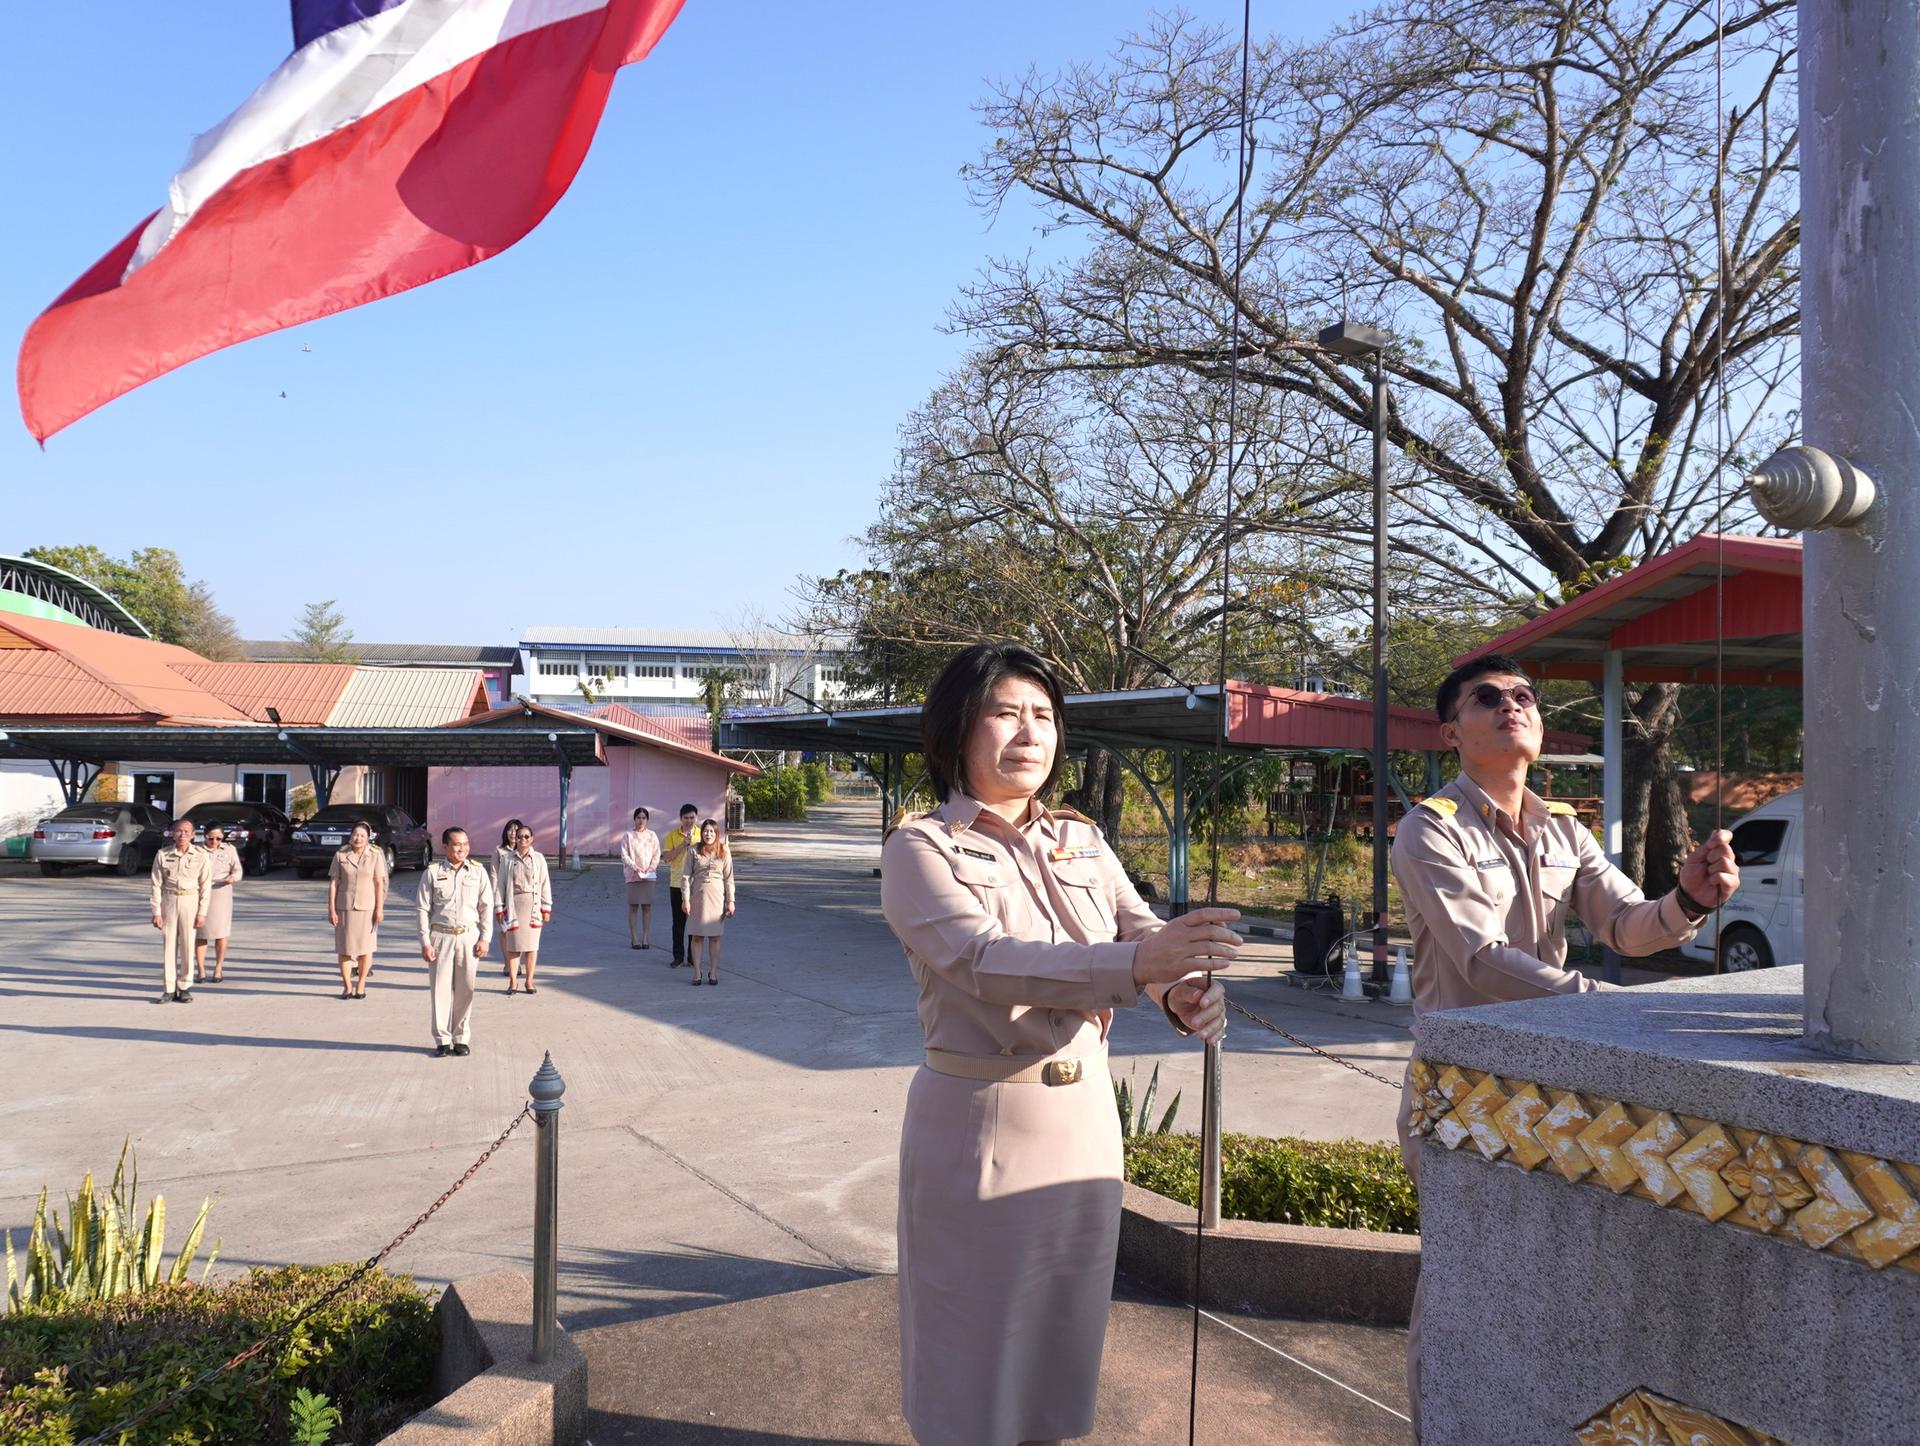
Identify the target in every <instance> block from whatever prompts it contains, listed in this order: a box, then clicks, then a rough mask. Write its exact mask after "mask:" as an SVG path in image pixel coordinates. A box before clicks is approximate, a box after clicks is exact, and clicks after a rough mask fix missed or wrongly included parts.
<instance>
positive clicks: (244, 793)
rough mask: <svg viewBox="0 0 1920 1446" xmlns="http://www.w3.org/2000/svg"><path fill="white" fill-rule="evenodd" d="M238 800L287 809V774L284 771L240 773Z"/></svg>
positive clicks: (283, 810)
mask: <svg viewBox="0 0 1920 1446" xmlns="http://www.w3.org/2000/svg"><path fill="white" fill-rule="evenodd" d="M240 801H241V802H242V803H264V804H266V805H267V807H269V808H277V809H279V810H280V812H282V813H285V812H286V811H287V775H286V774H284V773H242V774H241V775H240Z"/></svg>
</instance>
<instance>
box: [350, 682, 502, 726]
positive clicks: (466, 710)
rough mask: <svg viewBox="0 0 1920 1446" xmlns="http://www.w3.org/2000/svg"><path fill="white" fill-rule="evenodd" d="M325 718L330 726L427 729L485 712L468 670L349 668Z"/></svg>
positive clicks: (480, 687)
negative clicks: (347, 678) (336, 699)
mask: <svg viewBox="0 0 1920 1446" xmlns="http://www.w3.org/2000/svg"><path fill="white" fill-rule="evenodd" d="M352 673H353V677H352V678H351V680H349V682H348V683H347V686H346V688H345V690H344V691H343V692H342V693H341V694H340V701H339V702H338V703H337V704H335V705H334V709H333V712H332V713H331V714H330V715H329V716H328V717H327V719H326V722H327V723H328V725H329V726H331V727H334V728H433V727H437V726H439V725H440V724H442V723H457V722H459V721H460V720H461V719H463V718H471V717H473V716H475V715H476V714H479V713H484V712H486V710H487V690H486V685H485V684H484V683H482V682H481V679H480V673H479V671H478V670H477V669H473V668H355V669H353V670H352Z"/></svg>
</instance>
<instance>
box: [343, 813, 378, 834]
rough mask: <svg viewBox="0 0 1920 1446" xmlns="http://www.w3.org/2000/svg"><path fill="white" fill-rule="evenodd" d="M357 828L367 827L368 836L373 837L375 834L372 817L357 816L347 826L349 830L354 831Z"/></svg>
mask: <svg viewBox="0 0 1920 1446" xmlns="http://www.w3.org/2000/svg"><path fill="white" fill-rule="evenodd" d="M356 828H363V829H365V830H366V831H367V837H368V838H372V837H373V835H374V827H373V820H372V819H370V818H356V819H355V820H354V821H353V822H352V823H351V824H349V825H348V826H347V832H348V833H352V832H353V831H354V830H355V829H356Z"/></svg>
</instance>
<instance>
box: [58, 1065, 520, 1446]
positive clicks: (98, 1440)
mask: <svg viewBox="0 0 1920 1446" xmlns="http://www.w3.org/2000/svg"><path fill="white" fill-rule="evenodd" d="M532 1113H533V1105H532V1104H531V1103H528V1104H525V1105H522V1106H521V1107H520V1113H519V1114H517V1115H515V1116H514V1117H513V1119H512V1121H511V1122H510V1123H509V1124H508V1125H507V1127H506V1128H505V1129H504V1130H502V1131H501V1132H500V1137H499V1138H498V1139H497V1140H495V1141H494V1142H493V1143H492V1144H491V1145H488V1146H487V1148H486V1149H484V1150H482V1151H481V1152H480V1158H479V1159H477V1160H475V1161H474V1162H473V1163H472V1164H471V1165H469V1166H467V1173H466V1174H464V1175H462V1176H461V1177H460V1178H459V1179H458V1180H455V1181H454V1182H453V1183H452V1184H451V1185H449V1186H448V1187H447V1188H446V1189H445V1190H443V1191H442V1192H441V1194H440V1198H439V1199H438V1200H435V1201H434V1202H433V1203H432V1204H431V1205H429V1206H428V1207H427V1208H426V1209H425V1210H423V1211H421V1212H420V1214H419V1217H418V1218H417V1219H415V1220H414V1222H413V1224H411V1225H409V1226H408V1227H407V1228H406V1229H405V1230H402V1231H401V1232H400V1233H399V1234H398V1235H396V1236H394V1237H393V1239H392V1240H390V1241H388V1242H387V1244H386V1246H385V1247H384V1248H383V1249H381V1250H380V1252H379V1253H378V1254H376V1255H372V1256H369V1257H368V1258H367V1259H366V1260H365V1261H363V1262H362V1263H361V1264H360V1265H359V1266H358V1267H357V1268H356V1269H355V1270H354V1272H353V1273H352V1274H351V1275H349V1276H347V1278H346V1279H344V1280H342V1281H341V1282H340V1283H339V1284H338V1285H335V1286H333V1287H331V1288H330V1289H328V1290H326V1291H323V1292H322V1293H321V1294H319V1295H318V1296H316V1297H314V1299H312V1300H311V1301H309V1302H307V1304H306V1305H304V1306H302V1307H301V1308H300V1309H299V1310H298V1311H296V1312H295V1313H294V1314H293V1315H292V1316H290V1317H288V1318H287V1319H286V1320H285V1321H283V1322H281V1323H280V1324H279V1325H278V1326H275V1327H274V1328H273V1330H271V1331H269V1332H268V1333H267V1334H266V1335H264V1336H262V1337H261V1338H260V1339H259V1340H257V1341H255V1342H254V1343H253V1344H252V1345H250V1346H248V1347H247V1348H246V1349H245V1350H244V1351H241V1352H240V1353H239V1354H238V1355H234V1356H230V1357H228V1358H227V1359H226V1360H224V1361H222V1362H221V1363H220V1364H219V1365H217V1366H209V1367H208V1368H207V1369H206V1370H204V1371H202V1372H201V1373H200V1374H199V1375H197V1376H195V1377H194V1378H193V1379H192V1380H191V1381H188V1382H187V1383H186V1384H185V1385H184V1386H180V1387H179V1388H177V1389H176V1390H173V1391H170V1392H168V1393H167V1394H166V1395H164V1396H162V1397H161V1398H160V1399H159V1400H157V1401H155V1402H154V1403H153V1404H152V1405H150V1406H144V1407H142V1408H141V1409H140V1410H138V1411H136V1412H134V1413H133V1415H131V1416H128V1417H127V1418H126V1419H125V1420H122V1421H116V1422H115V1423H114V1424H113V1425H111V1426H109V1427H107V1428H106V1429H105V1430H104V1431H96V1432H94V1434H93V1435H91V1436H89V1437H87V1438H86V1439H85V1440H84V1441H81V1442H80V1443H79V1446H106V1443H108V1442H118V1441H121V1440H123V1439H124V1438H125V1433H127V1432H129V1431H131V1430H133V1429H134V1428H135V1427H137V1426H140V1425H141V1424H142V1423H144V1422H145V1421H147V1420H148V1419H149V1418H150V1417H152V1416H154V1415H157V1414H158V1413H159V1412H161V1411H164V1410H166V1409H167V1408H168V1407H169V1406H172V1405H173V1404H174V1403H176V1402H178V1401H180V1400H183V1399H185V1398H186V1397H187V1396H189V1395H191V1394H192V1393H193V1392H195V1391H197V1390H199V1389H200V1388H201V1387H202V1386H204V1385H206V1384H207V1383H208V1382H210V1381H213V1380H216V1379H218V1378H219V1377H221V1376H223V1375H225V1374H226V1373H227V1372H228V1371H231V1370H236V1369H238V1368H239V1367H240V1366H243V1365H245V1364H246V1363H247V1362H248V1361H250V1360H252V1359H253V1358H254V1357H255V1356H257V1355H259V1354H260V1352H262V1351H264V1350H265V1349H266V1348H267V1347H268V1346H271V1345H273V1344H274V1343H275V1342H277V1341H280V1340H282V1339H284V1338H285V1337H286V1336H288V1335H289V1334H291V1333H292V1331H293V1329H294V1327H295V1326H298V1325H299V1324H300V1323H301V1322H302V1321H304V1320H306V1319H307V1318H308V1317H309V1316H311V1315H313V1314H314V1313H315V1312H316V1311H318V1310H320V1309H321V1308H322V1307H323V1306H326V1305H328V1304H330V1303H331V1302H333V1301H335V1300H337V1299H339V1297H341V1296H342V1295H344V1294H346V1293H347V1292H348V1291H349V1290H351V1289H353V1287H354V1286H356V1285H358V1284H359V1283H360V1282H361V1281H362V1280H365V1279H366V1277H367V1275H368V1273H369V1272H370V1271H372V1270H373V1269H374V1268H375V1267H377V1266H378V1265H379V1264H380V1262H381V1261H383V1260H385V1259H386V1258H387V1257H388V1256H389V1255H391V1254H393V1252H394V1251H396V1250H398V1249H399V1248H400V1247H401V1246H402V1245H404V1244H406V1243H407V1240H408V1238H409V1237H410V1236H411V1235H412V1234H413V1232H414V1231H416V1230H418V1229H419V1228H420V1227H421V1226H422V1225H425V1224H426V1223H427V1222H428V1221H429V1220H431V1219H432V1218H433V1216H434V1214H435V1212H436V1211H438V1210H439V1209H440V1207H441V1206H442V1205H444V1204H446V1203H447V1201H449V1200H451V1199H452V1198H453V1197H454V1196H455V1195H457V1194H459V1193H460V1189H461V1187H462V1186H463V1185H465V1184H466V1183H467V1181H469V1180H471V1179H472V1178H473V1177H474V1176H475V1175H477V1174H479V1173H480V1167H481V1166H482V1165H484V1164H486V1163H487V1161H488V1160H490V1159H492V1158H493V1152H494V1151H495V1150H498V1149H499V1148H500V1147H501V1146H502V1145H504V1144H506V1142H507V1137H508V1136H509V1135H511V1134H512V1133H513V1132H514V1131H515V1130H517V1129H519V1128H520V1126H521V1125H522V1124H523V1123H524V1122H525V1121H526V1119H527V1117H528V1116H529V1115H531V1114H532Z"/></svg>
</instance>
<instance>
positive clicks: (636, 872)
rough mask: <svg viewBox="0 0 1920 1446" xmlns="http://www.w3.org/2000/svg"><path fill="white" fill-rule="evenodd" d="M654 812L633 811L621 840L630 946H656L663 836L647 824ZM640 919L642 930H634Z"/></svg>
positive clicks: (635, 947)
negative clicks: (657, 886) (655, 896)
mask: <svg viewBox="0 0 1920 1446" xmlns="http://www.w3.org/2000/svg"><path fill="white" fill-rule="evenodd" d="M651 817H652V815H651V814H649V813H648V812H647V811H646V810H645V809H644V808H636V809H635V810H634V811H633V827H632V828H630V829H628V830H627V831H626V833H625V834H623V835H622V836H621V839H620V876H621V878H622V880H624V882H625V883H626V886H627V947H628V948H630V949H651V948H652V947H653V939H652V931H653V887H654V882H655V880H656V879H657V878H658V877H659V873H660V835H659V834H657V833H655V832H654V831H653V830H652V828H650V827H649V826H648V821H649V819H651ZM635 915H638V916H639V919H640V931H639V933H637V934H636V933H635V932H634V928H633V923H634V916H635Z"/></svg>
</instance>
